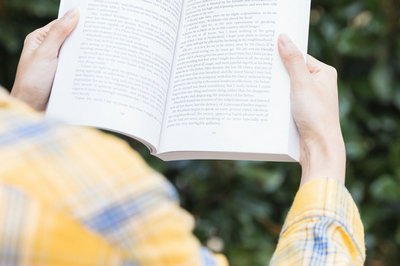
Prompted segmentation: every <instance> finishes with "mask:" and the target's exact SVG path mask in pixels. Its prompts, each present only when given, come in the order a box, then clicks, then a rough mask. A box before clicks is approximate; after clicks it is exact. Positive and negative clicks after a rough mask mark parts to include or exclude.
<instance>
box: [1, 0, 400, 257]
mask: <svg viewBox="0 0 400 266" xmlns="http://www.w3.org/2000/svg"><path fill="white" fill-rule="evenodd" d="M58 2H59V1H57V0H29V1H28V0H0V84H2V85H3V86H5V87H7V88H11V86H12V82H13V79H14V75H15V70H16V65H17V61H18V57H19V53H20V51H21V48H22V44H23V40H24V37H25V35H26V34H27V33H29V32H30V31H32V30H34V29H35V28H38V27H41V26H43V25H44V24H46V23H47V22H49V21H50V20H51V19H54V18H55V16H56V14H57V10H58ZM399 27H400V4H399V1H398V0H314V1H313V7H312V15H311V31H310V45H309V53H310V54H312V55H314V56H315V57H317V58H319V59H321V60H322V61H324V62H326V63H328V64H331V65H333V66H335V67H336V68H337V70H338V72H339V77H340V80H339V90H340V103H341V121H342V126H343V133H344V137H345V141H346V146H347V156H348V168H347V169H348V170H347V186H348V188H349V190H350V191H351V193H352V195H353V197H354V199H355V201H356V203H357V204H358V206H359V207H360V211H361V216H362V219H363V222H364V226H365V233H366V236H365V240H366V245H367V264H368V265H398V264H399V262H400V223H399V218H400V116H399V110H400V32H399ZM132 145H133V146H134V147H135V148H136V149H137V150H139V151H140V152H141V154H143V155H144V157H145V158H146V159H147V161H148V162H149V163H150V164H151V165H152V166H153V167H155V168H156V169H158V170H160V171H161V172H163V173H164V174H165V175H166V176H167V177H168V178H169V179H170V180H172V181H173V182H174V183H175V184H176V186H177V187H178V189H179V191H180V194H181V199H182V204H183V206H184V207H185V208H187V209H188V210H189V211H190V212H192V213H193V214H194V215H195V217H196V222H197V227H196V234H197V235H198V236H199V238H200V239H201V240H202V241H203V243H204V244H207V242H208V243H209V245H210V246H211V247H218V245H216V244H215V243H216V242H217V244H218V243H220V242H221V241H223V243H224V249H223V252H224V253H225V254H227V255H228V257H229V259H230V261H231V263H232V265H262V264H265V263H266V262H267V261H268V260H269V259H270V257H271V254H272V253H273V251H274V248H275V245H276V240H277V237H278V234H279V230H280V226H281V224H282V222H283V220H284V218H285V215H286V213H287V211H288V208H289V207H290V204H291V202H292V200H293V197H294V195H295V192H296V190H297V188H298V184H299V179H300V169H299V167H298V166H297V165H295V164H286V163H254V162H220V161H214V162H209V161H200V162H199V161H195V162H176V163H163V162H161V161H159V160H157V159H155V158H153V157H150V156H149V155H148V152H147V150H146V149H145V148H144V147H143V146H141V145H139V144H138V143H132ZM210 239H213V241H208V240H210Z"/></svg>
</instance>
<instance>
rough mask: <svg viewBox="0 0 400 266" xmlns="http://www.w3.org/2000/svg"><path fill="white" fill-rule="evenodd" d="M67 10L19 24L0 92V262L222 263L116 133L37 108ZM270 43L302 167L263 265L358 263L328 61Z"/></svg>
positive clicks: (72, 16)
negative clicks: (20, 40)
mask: <svg viewBox="0 0 400 266" xmlns="http://www.w3.org/2000/svg"><path fill="white" fill-rule="evenodd" d="M78 18H79V14H78V12H77V11H76V10H74V9H73V10H71V11H69V12H68V13H67V14H66V15H65V16H64V17H63V18H61V19H59V20H55V21H53V22H51V23H50V24H48V25H47V26H45V27H43V28H41V29H38V30H36V31H34V32H33V33H31V34H29V35H28V36H27V38H26V40H25V43H24V48H23V51H22V54H21V58H20V63H19V66H18V70H17V75H16V79H15V84H14V86H13V88H12V92H11V96H10V95H8V94H7V93H5V92H2V93H1V94H0V95H1V96H0V161H1V164H0V217H1V219H0V265H227V264H228V262H227V260H226V258H225V257H224V256H223V255H220V254H213V253H211V252H210V251H209V250H207V249H206V248H202V247H201V246H200V243H199V241H198V240H196V238H195V237H194V235H193V234H192V230H193V227H194V219H193V218H192V217H191V216H190V215H189V214H188V213H187V212H186V211H185V210H183V209H181V208H180V207H179V203H178V199H177V193H176V191H175V189H174V188H173V186H172V185H171V184H170V183H169V182H168V181H167V180H166V179H165V178H164V177H162V176H161V175H160V174H158V173H156V172H155V171H154V170H152V169H151V168H149V167H148V166H147V165H146V163H145V162H144V161H143V160H142V159H141V158H140V156H139V155H138V154H137V153H135V152H134V151H133V150H131V149H130V147H129V146H128V145H127V144H126V143H124V142H123V141H121V140H118V139H116V138H114V137H112V136H109V135H106V134H104V133H101V132H99V131H96V130H93V129H87V128H78V127H70V126H66V125H62V124H61V123H59V122H55V121H49V120H45V119H44V118H43V115H42V114H41V112H42V111H44V110H45V109H46V105H47V101H48V98H49V94H50V91H51V86H52V82H53V79H54V75H55V71H56V67H57V58H58V53H59V50H60V47H61V46H62V44H63V42H64V41H65V39H66V38H67V37H68V36H69V34H70V33H71V32H72V31H73V29H74V28H75V26H76V24H77V21H78ZM278 47H279V51H280V54H281V57H282V60H283V62H284V64H285V66H286V68H287V71H288V73H289V76H290V79H291V103H292V109H293V116H294V119H295V121H296V124H297V127H298V130H299V133H300V137H301V160H300V164H301V167H302V176H301V184H300V189H299V191H298V193H297V195H296V197H295V200H294V202H293V205H292V207H291V210H290V212H289V214H288V216H287V219H286V221H285V224H284V226H283V229H282V232H281V235H280V239H279V242H278V245H277V248H276V251H275V253H274V256H273V258H272V260H271V262H270V264H271V265H292V264H293V265H294V264H296V265H362V264H363V263H364V261H365V246H364V235H363V226H362V223H361V220H360V216H359V213H358V210H357V207H356V205H355V203H354V202H353V200H352V198H351V196H350V194H349V192H348V191H347V190H346V188H345V186H344V181H345V164H346V153H345V145H344V141H343V137H342V133H341V129H340V121H339V110H338V89H337V82H336V79H337V77H336V75H337V74H336V71H335V69H334V68H332V67H330V66H328V65H325V64H323V63H321V62H319V61H318V60H316V59H314V58H313V57H311V56H308V57H307V62H305V60H304V58H303V56H302V54H301V53H300V52H299V50H298V49H297V48H296V46H295V45H294V44H293V42H292V41H291V40H290V38H289V37H288V36H286V35H281V36H280V38H279V44H278ZM23 102H24V103H23ZM33 110H36V112H35V111H33Z"/></svg>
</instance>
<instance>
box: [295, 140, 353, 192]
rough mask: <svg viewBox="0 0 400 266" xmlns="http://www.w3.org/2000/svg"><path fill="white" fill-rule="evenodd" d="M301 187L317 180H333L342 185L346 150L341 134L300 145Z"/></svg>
mask: <svg viewBox="0 0 400 266" xmlns="http://www.w3.org/2000/svg"><path fill="white" fill-rule="evenodd" d="M300 164H301V167H302V177H301V186H302V185H304V184H306V183H308V182H310V181H312V180H315V179H319V178H334V179H337V180H338V181H339V182H341V183H342V184H344V182H345V172H346V149H345V145H344V141H343V137H342V134H341V133H340V134H339V135H337V137H334V138H326V139H325V140H323V141H308V142H303V143H302V158H301V159H300Z"/></svg>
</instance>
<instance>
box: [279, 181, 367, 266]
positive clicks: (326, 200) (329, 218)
mask: <svg viewBox="0 0 400 266" xmlns="http://www.w3.org/2000/svg"><path fill="white" fill-rule="evenodd" d="M364 261H365V245H364V229H363V225H362V223H361V219H360V215H359V213H358V209H357V207H356V205H355V203H354V201H353V199H352V198H351V196H350V194H349V192H348V191H347V190H346V188H345V187H344V186H343V185H342V184H340V183H338V182H337V181H336V180H335V179H328V178H326V179H319V180H315V181H312V182H310V183H308V184H306V185H304V186H303V187H302V189H301V190H300V191H299V192H298V193H297V195H296V198H295V201H294V203H293V206H292V209H291V210H290V212H289V214H288V217H287V218H286V222H285V225H284V227H283V229H282V232H281V236H280V240H279V243H278V247H277V250H276V252H275V254H274V256H273V258H272V261H271V265H363V264H364Z"/></svg>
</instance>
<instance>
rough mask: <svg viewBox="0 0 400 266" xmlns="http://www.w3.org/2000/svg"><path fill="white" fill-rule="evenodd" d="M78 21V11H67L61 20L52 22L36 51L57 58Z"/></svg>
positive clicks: (74, 9)
mask: <svg viewBox="0 0 400 266" xmlns="http://www.w3.org/2000/svg"><path fill="white" fill-rule="evenodd" d="M78 19H79V12H78V10H77V9H76V8H73V9H71V10H69V11H68V12H67V13H66V14H65V15H64V16H63V17H62V18H61V19H59V20H57V21H56V22H54V24H53V25H52V26H51V28H50V30H49V32H48V33H47V36H46V38H45V40H44V41H43V44H42V45H41V46H40V47H39V49H38V50H40V52H42V53H45V54H47V55H49V56H51V57H53V56H54V57H57V56H58V52H59V51H60V48H61V46H62V45H63V43H64V41H65V40H66V39H67V37H68V36H69V35H70V34H71V32H72V31H73V30H74V29H75V27H76V25H77V24H78Z"/></svg>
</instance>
